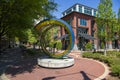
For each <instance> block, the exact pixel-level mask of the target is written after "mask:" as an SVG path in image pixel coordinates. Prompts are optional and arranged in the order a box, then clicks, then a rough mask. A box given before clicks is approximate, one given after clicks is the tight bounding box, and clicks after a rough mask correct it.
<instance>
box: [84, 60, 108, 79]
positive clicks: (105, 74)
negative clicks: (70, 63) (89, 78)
mask: <svg viewBox="0 0 120 80" xmlns="http://www.w3.org/2000/svg"><path fill="white" fill-rule="evenodd" d="M83 59H87V60H92V61H95V62H97V63H99V64H101V65H102V66H103V67H104V68H105V71H104V73H103V74H102V75H101V76H99V77H98V78H96V79H94V80H103V79H105V78H106V77H107V76H108V74H109V73H110V71H109V68H108V66H107V65H106V64H104V63H102V62H100V61H98V60H94V59H88V58H83Z"/></svg>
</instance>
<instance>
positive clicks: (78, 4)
mask: <svg viewBox="0 0 120 80" xmlns="http://www.w3.org/2000/svg"><path fill="white" fill-rule="evenodd" d="M76 5H80V6H84V7H87V8H90V9H94V10H96V11H97V9H95V8H92V7H89V6H86V5H83V4H80V3H76V4H74V5H73V6H71V7H70V8H68V9H66V10H65V11H63V12H62V14H63V13H64V12H66V11H67V10H69V9H71V8H72V7H74V6H76Z"/></svg>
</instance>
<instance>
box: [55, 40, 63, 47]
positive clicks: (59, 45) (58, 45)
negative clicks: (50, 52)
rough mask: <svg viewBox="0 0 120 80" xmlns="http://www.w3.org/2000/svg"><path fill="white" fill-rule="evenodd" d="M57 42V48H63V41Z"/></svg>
mask: <svg viewBox="0 0 120 80" xmlns="http://www.w3.org/2000/svg"><path fill="white" fill-rule="evenodd" d="M56 43H57V44H56V48H57V49H61V48H62V43H61V41H60V40H58V41H57V42H56Z"/></svg>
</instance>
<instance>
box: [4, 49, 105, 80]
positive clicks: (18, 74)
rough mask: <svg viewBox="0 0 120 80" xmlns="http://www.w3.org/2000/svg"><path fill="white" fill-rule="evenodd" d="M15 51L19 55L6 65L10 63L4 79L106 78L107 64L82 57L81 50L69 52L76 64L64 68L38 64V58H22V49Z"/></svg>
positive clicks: (62, 79) (88, 79)
mask: <svg viewBox="0 0 120 80" xmlns="http://www.w3.org/2000/svg"><path fill="white" fill-rule="evenodd" d="M17 51H18V52H17ZM13 52H14V51H13ZM15 52H17V54H18V55H16V54H14V55H15V56H16V57H15V56H14V57H15V59H13V58H11V59H13V61H11V62H12V63H6V64H5V65H6V66H7V65H8V64H9V67H8V68H7V69H6V71H5V75H3V76H4V77H5V78H4V80H94V79H96V78H97V79H96V80H105V79H103V77H105V76H106V75H104V76H103V74H104V73H105V71H106V68H105V66H104V65H102V64H101V63H99V62H96V61H94V60H89V59H84V58H81V57H80V52H74V51H73V52H72V53H71V54H69V55H70V56H73V57H74V58H75V64H74V65H73V66H71V67H68V68H63V69H47V68H42V67H40V66H38V65H37V60H36V59H26V60H21V58H20V56H21V52H20V50H19V49H16V50H15ZM11 55H12V53H11ZM18 56H19V57H18ZM12 57H13V56H12ZM9 60H10V59H9ZM16 61H18V62H16ZM5 65H4V66H5ZM2 67H3V66H2ZM3 70H5V69H3ZM101 75H102V77H100V76H101ZM98 77H100V78H98Z"/></svg>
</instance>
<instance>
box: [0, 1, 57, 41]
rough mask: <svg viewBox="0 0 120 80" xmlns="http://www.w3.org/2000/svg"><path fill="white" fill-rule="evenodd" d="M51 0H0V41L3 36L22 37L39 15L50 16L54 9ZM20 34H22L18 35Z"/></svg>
mask: <svg viewBox="0 0 120 80" xmlns="http://www.w3.org/2000/svg"><path fill="white" fill-rule="evenodd" d="M56 6H57V4H56V3H54V2H53V0H0V41H1V39H2V38H3V37H9V38H12V39H13V38H14V37H15V36H18V37H19V38H21V37H22V38H23V36H24V35H26V33H25V32H24V30H27V29H29V28H31V27H33V26H34V23H35V20H39V19H40V18H41V17H42V18H43V17H49V18H50V17H52V16H51V11H53V10H56ZM20 34H22V35H20Z"/></svg>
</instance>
